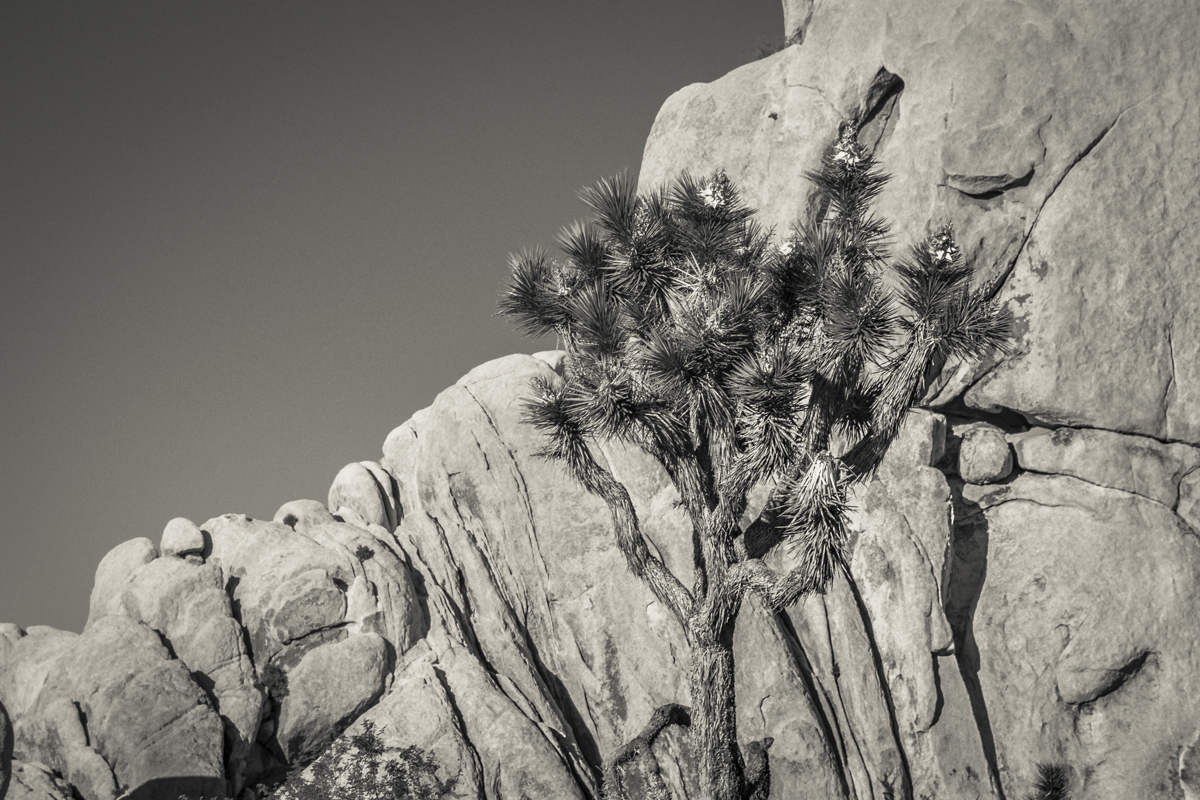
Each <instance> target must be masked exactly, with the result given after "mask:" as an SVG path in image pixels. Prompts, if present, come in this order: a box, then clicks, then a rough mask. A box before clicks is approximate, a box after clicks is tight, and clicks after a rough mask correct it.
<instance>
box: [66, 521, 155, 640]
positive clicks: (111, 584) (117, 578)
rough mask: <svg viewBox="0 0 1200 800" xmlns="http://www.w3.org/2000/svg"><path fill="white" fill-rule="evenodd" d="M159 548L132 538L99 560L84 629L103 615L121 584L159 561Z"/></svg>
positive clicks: (147, 540)
mask: <svg viewBox="0 0 1200 800" xmlns="http://www.w3.org/2000/svg"><path fill="white" fill-rule="evenodd" d="M158 555H159V553H158V548H157V547H155V546H154V543H153V542H151V541H150V540H149V539H146V538H144V537H143V538H139V539H130V540H129V541H127V542H124V543H122V544H119V545H117V546H116V547H114V548H113V549H112V550H109V551H108V554H107V555H106V556H104V558H103V559H101V561H100V566H98V567H96V579H95V582H94V583H93V584H92V596H91V600H90V602H89V604H88V620H87V624H86V625H85V626H84V630H87V627H88V626H90V625H91V624H92V622H93V621H95V619H97V618H98V616H103V614H104V612H103V609H105V608H107V606H108V602H109V600H110V599H112V596H113V595H114V594H116V593H117V592H119V591H120V590H121V585H122V584H124V583H125V582H127V581H129V580H130V579H131V578H132V577H133V574H134V572H136V571H137V569H138V567H140V566H142V565H143V564H145V563H148V562H150V561H153V560H154V559H156V558H158Z"/></svg>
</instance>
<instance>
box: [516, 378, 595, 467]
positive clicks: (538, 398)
mask: <svg viewBox="0 0 1200 800" xmlns="http://www.w3.org/2000/svg"><path fill="white" fill-rule="evenodd" d="M532 388H533V390H534V396H533V397H532V398H529V399H527V400H525V401H524V403H523V404H522V405H523V411H524V413H523V414H522V416H521V421H522V422H524V423H526V424H528V425H532V426H533V427H534V428H536V429H538V430H539V431H541V432H542V433H543V434H544V435H545V436H546V444H545V446H544V447H542V449H540V450H538V451H537V455H538V456H539V457H541V458H546V459H550V460H557V461H564V462H566V464H567V466H568V467H572V468H573V467H574V466H575V465H577V464H580V463H581V462H582V461H583V460H584V459H585V458H586V456H587V436H586V432H585V431H584V430H583V427H582V426H581V425H580V424H579V422H578V421H577V420H576V419H574V418H573V417H572V416H571V412H570V409H569V408H568V401H567V384H566V382H565V381H562V380H561V379H556V380H547V379H545V378H535V379H534V381H533V384H532ZM573 471H574V470H573Z"/></svg>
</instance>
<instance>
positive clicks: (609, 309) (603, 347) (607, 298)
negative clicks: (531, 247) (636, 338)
mask: <svg viewBox="0 0 1200 800" xmlns="http://www.w3.org/2000/svg"><path fill="white" fill-rule="evenodd" d="M567 312H568V314H569V315H570V319H571V324H570V333H571V337H572V341H573V342H574V344H576V345H577V346H578V347H580V348H583V349H584V350H592V351H595V352H597V353H602V354H606V355H613V354H616V352H617V351H618V350H619V349H620V348H621V346H622V345H623V344H624V342H625V340H626V339H627V338H628V334H627V332H626V331H625V330H624V328H623V327H622V325H621V323H622V318H621V317H622V315H621V308H620V306H619V305H617V302H616V300H615V299H614V298H613V297H612V295H611V294H610V293H609V292H608V291H607V290H606V289H605V286H604V284H603V283H595V284H592V285H591V286H589V287H587V288H586V289H584V290H583V291H581V292H580V293H579V294H578V295H577V296H575V297H574V298H572V299H571V301H570V302H569V303H568V304H567Z"/></svg>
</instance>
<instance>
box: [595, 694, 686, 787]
mask: <svg viewBox="0 0 1200 800" xmlns="http://www.w3.org/2000/svg"><path fill="white" fill-rule="evenodd" d="M691 724H692V710H691V709H690V708H688V707H687V706H681V705H679V704H678V703H667V704H666V705H663V706H659V707H658V708H657V709H655V710H654V713H653V714H652V715H651V716H650V722H648V723H647V724H646V727H645V728H643V729H642V732H641V733H639V734H638V735H637V736H636V737H634V739H633V740H632V741H630V742H629V743H628V744H626V745H625V746H624V747H622V748H621V749H620V750H618V751H617V752H616V753H615V754H614V755H613V757H612V758H611V759H609V761H608V764H606V765H605V767H604V785H603V790H602V791H603V796H604V800H626V795H625V784H624V781H623V780H622V778H621V772H620V770H619V769H618V767H622V766H624V765H625V764H628V763H629V762H631V761H642V762H643V763H644V764H645V766H646V767H647V769H646V772H647V773H648V774H652V775H657V774H658V764H657V762H655V761H654V754H653V753H652V752H651V751H650V747H651V745H653V744H654V742H655V740H656V739H658V737H659V735H660V734H661V733H662V732H663V731H664V730H666V729H667V728H668V727H670V726H671V725H679V726H680V727H683V728H687V727H690V726H691ZM660 781H661V778H660Z"/></svg>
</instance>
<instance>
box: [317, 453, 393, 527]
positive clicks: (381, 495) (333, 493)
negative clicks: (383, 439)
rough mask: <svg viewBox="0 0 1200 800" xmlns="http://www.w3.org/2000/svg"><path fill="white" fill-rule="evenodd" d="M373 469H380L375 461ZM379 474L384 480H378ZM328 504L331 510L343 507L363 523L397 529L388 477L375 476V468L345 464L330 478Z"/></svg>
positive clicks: (380, 470) (356, 463) (358, 463)
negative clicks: (362, 520)
mask: <svg viewBox="0 0 1200 800" xmlns="http://www.w3.org/2000/svg"><path fill="white" fill-rule="evenodd" d="M373 466H375V467H376V470H378V471H379V472H381V473H382V472H383V470H382V469H380V468H379V465H378V464H374V465H373ZM380 477H382V478H383V479H384V480H385V481H386V483H383V484H381V483H380ZM328 506H329V508H330V509H331V510H333V511H334V513H335V514H336V513H337V510H338V509H340V508H342V507H343V506H344V507H346V508H348V509H350V510H352V511H354V512H356V513H357V514H358V515H359V516H361V517H362V518H363V519H364V520H365V521H366V522H368V523H373V524H375V525H382V526H383V527H385V528H388V529H389V530H395V528H396V522H395V519H396V510H395V500H394V496H393V495H392V490H391V478H390V476H388V475H386V474H383V475H381V476H378V477H377V476H376V474H375V471H373V470H372V469H371V467H370V466H367V465H366V464H364V463H361V462H355V463H353V464H347V465H346V466H344V467H342V470H341V472H339V473H338V474H337V477H335V478H334V479H333V485H332V486H330V487H329V502H328Z"/></svg>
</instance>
